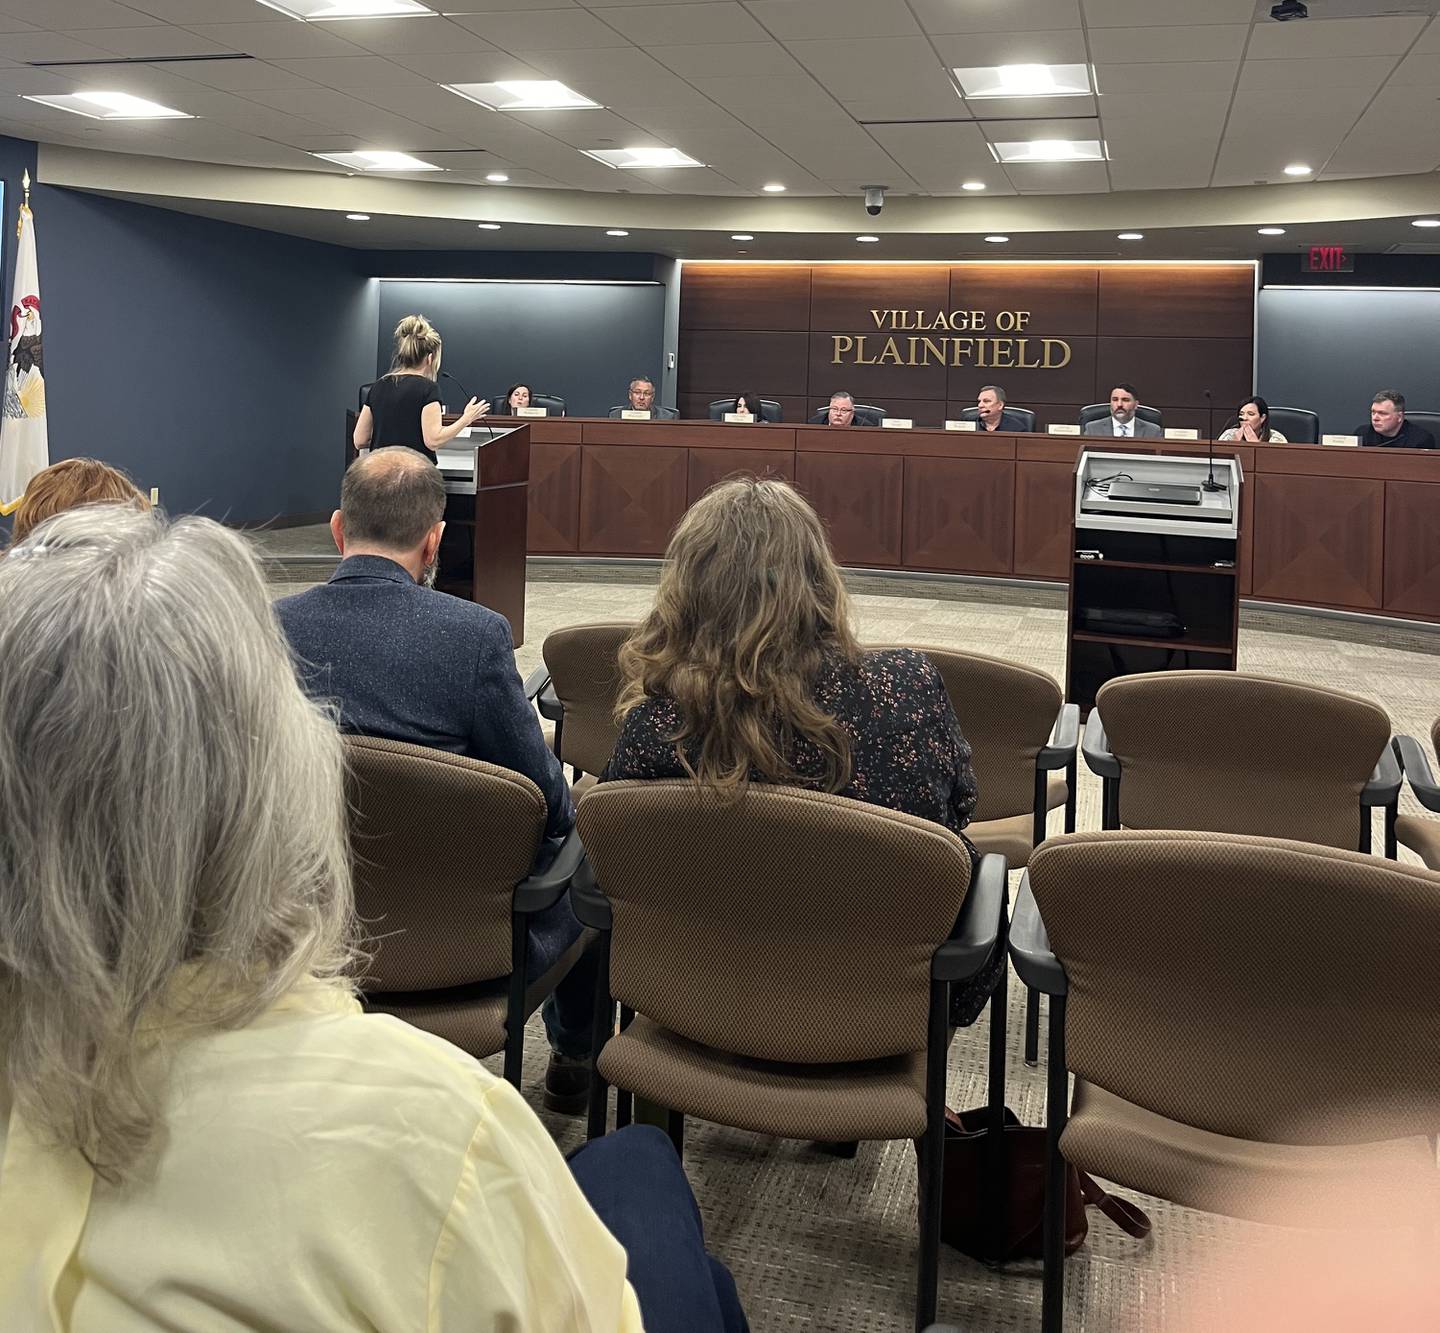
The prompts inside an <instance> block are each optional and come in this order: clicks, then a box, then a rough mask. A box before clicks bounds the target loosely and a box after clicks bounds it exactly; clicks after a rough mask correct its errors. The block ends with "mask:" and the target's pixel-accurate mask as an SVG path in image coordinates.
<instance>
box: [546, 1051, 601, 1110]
mask: <svg viewBox="0 0 1440 1333" xmlns="http://www.w3.org/2000/svg"><path fill="white" fill-rule="evenodd" d="M544 1101H545V1107H546V1109H547V1110H550V1111H559V1112H560V1113H561V1115H580V1114H582V1113H583V1112H584V1110H585V1108H586V1106H587V1105H589V1102H590V1061H589V1060H574V1059H571V1057H570V1056H568V1055H561V1054H560V1052H559V1051H551V1052H550V1063H549V1065H548V1066H547V1067H546V1069H545V1097H544Z"/></svg>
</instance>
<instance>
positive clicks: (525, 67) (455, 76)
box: [389, 33, 547, 83]
mask: <svg viewBox="0 0 1440 1333" xmlns="http://www.w3.org/2000/svg"><path fill="white" fill-rule="evenodd" d="M468 35H469V36H470V37H471V38H472V39H473V40H474V41H477V42H478V41H481V40H483V39H482V38H479V37H476V36H475V35H474V34H473V33H471V34H468ZM389 59H390V60H392V61H394V63H395V64H397V65H401V66H403V67H404V68H405V69H410V70H414V71H415V73H416V74H423V75H424V76H425V77H426V78H427V79H429V80H431V81H432V82H434V83H496V82H498V81H499V80H501V79H543V78H546V77H547V75H546V73H545V71H544V70H539V69H535V68H534V67H533V66H532V65H529V64H527V63H526V62H525V61H523V60H521V59H520V58H519V56H512V55H510V54H509V53H508V52H506V51H496V50H493V49H492V50H489V51H455V52H447V53H443V54H442V53H440V52H434V53H431V54H419V53H412V52H401V53H399V54H396V55H392V56H390V57H389Z"/></svg>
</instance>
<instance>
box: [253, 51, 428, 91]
mask: <svg viewBox="0 0 1440 1333" xmlns="http://www.w3.org/2000/svg"><path fill="white" fill-rule="evenodd" d="M272 63H273V64H275V65H276V66H277V67H278V68H280V69H284V70H289V71H290V73H292V74H298V75H300V77H301V78H302V79H309V80H311V81H312V82H314V83H318V84H319V85H320V86H321V87H322V88H339V89H340V90H341V91H342V92H347V93H359V94H363V93H364V92H365V90H366V89H367V88H370V87H374V86H377V85H380V84H390V85H395V84H400V85H402V86H403V85H406V84H411V85H416V84H419V85H428V84H429V82H430V80H428V79H427V78H425V77H424V75H421V74H417V73H415V71H414V70H413V69H406V68H405V67H404V66H403V65H397V64H395V63H394V62H393V61H389V60H386V59H385V58H384V57H383V56H338V57H332V58H330V59H326V60H276V61H274V62H272Z"/></svg>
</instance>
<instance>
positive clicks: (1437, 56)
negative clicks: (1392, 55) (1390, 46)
mask: <svg viewBox="0 0 1440 1333" xmlns="http://www.w3.org/2000/svg"><path fill="white" fill-rule="evenodd" d="M1377 58H1380V59H1383V57H1377ZM1412 86H1419V87H1426V86H1432V87H1440V50H1436V51H1419V50H1416V51H1412V52H1411V53H1410V54H1409V55H1408V56H1406V57H1405V59H1404V60H1402V61H1401V62H1400V63H1399V64H1398V65H1397V66H1396V67H1395V72H1394V73H1393V74H1392V75H1391V76H1390V79H1389V82H1388V84H1387V87H1391V88H1404V87H1412Z"/></svg>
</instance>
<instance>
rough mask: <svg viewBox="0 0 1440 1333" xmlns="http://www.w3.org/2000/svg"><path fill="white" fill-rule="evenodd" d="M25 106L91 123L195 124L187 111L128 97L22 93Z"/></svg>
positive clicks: (117, 95) (119, 94)
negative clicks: (33, 105)
mask: <svg viewBox="0 0 1440 1333" xmlns="http://www.w3.org/2000/svg"><path fill="white" fill-rule="evenodd" d="M21 96H22V97H24V99H25V100H26V101H27V102H39V103H40V105H41V106H53V107H54V108H55V109H56V110H57V111H73V112H74V113H75V114H76V115H77V116H89V117H90V119H91V120H194V119H195V117H194V116H192V115H190V114H189V112H186V111H176V110H175V108H174V107H169V106H161V105H160V103H159V102H147V101H146V100H145V99H144V98H143V97H131V96H130V94H129V93H22V94H21Z"/></svg>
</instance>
